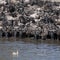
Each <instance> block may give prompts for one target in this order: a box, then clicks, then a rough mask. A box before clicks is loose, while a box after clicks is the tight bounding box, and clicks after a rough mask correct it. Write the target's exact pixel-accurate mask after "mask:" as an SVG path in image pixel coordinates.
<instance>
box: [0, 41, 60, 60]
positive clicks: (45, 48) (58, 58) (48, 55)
mask: <svg viewBox="0 0 60 60" xmlns="http://www.w3.org/2000/svg"><path fill="white" fill-rule="evenodd" d="M0 60H60V45H59V44H54V43H43V42H41V43H38V44H37V43H31V42H30V43H29V42H24V41H14V42H11V41H0Z"/></svg>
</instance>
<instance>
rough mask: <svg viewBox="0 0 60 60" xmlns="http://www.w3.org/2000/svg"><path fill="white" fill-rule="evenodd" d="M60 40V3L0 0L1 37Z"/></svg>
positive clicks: (35, 0) (33, 0)
mask: <svg viewBox="0 0 60 60" xmlns="http://www.w3.org/2000/svg"><path fill="white" fill-rule="evenodd" d="M4 36H5V37H12V36H15V37H16V36H17V37H22V38H23V37H34V38H35V39H39V38H40V39H47V38H48V39H59V40H60V3H58V2H51V1H41V0H0V37H4Z"/></svg>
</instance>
